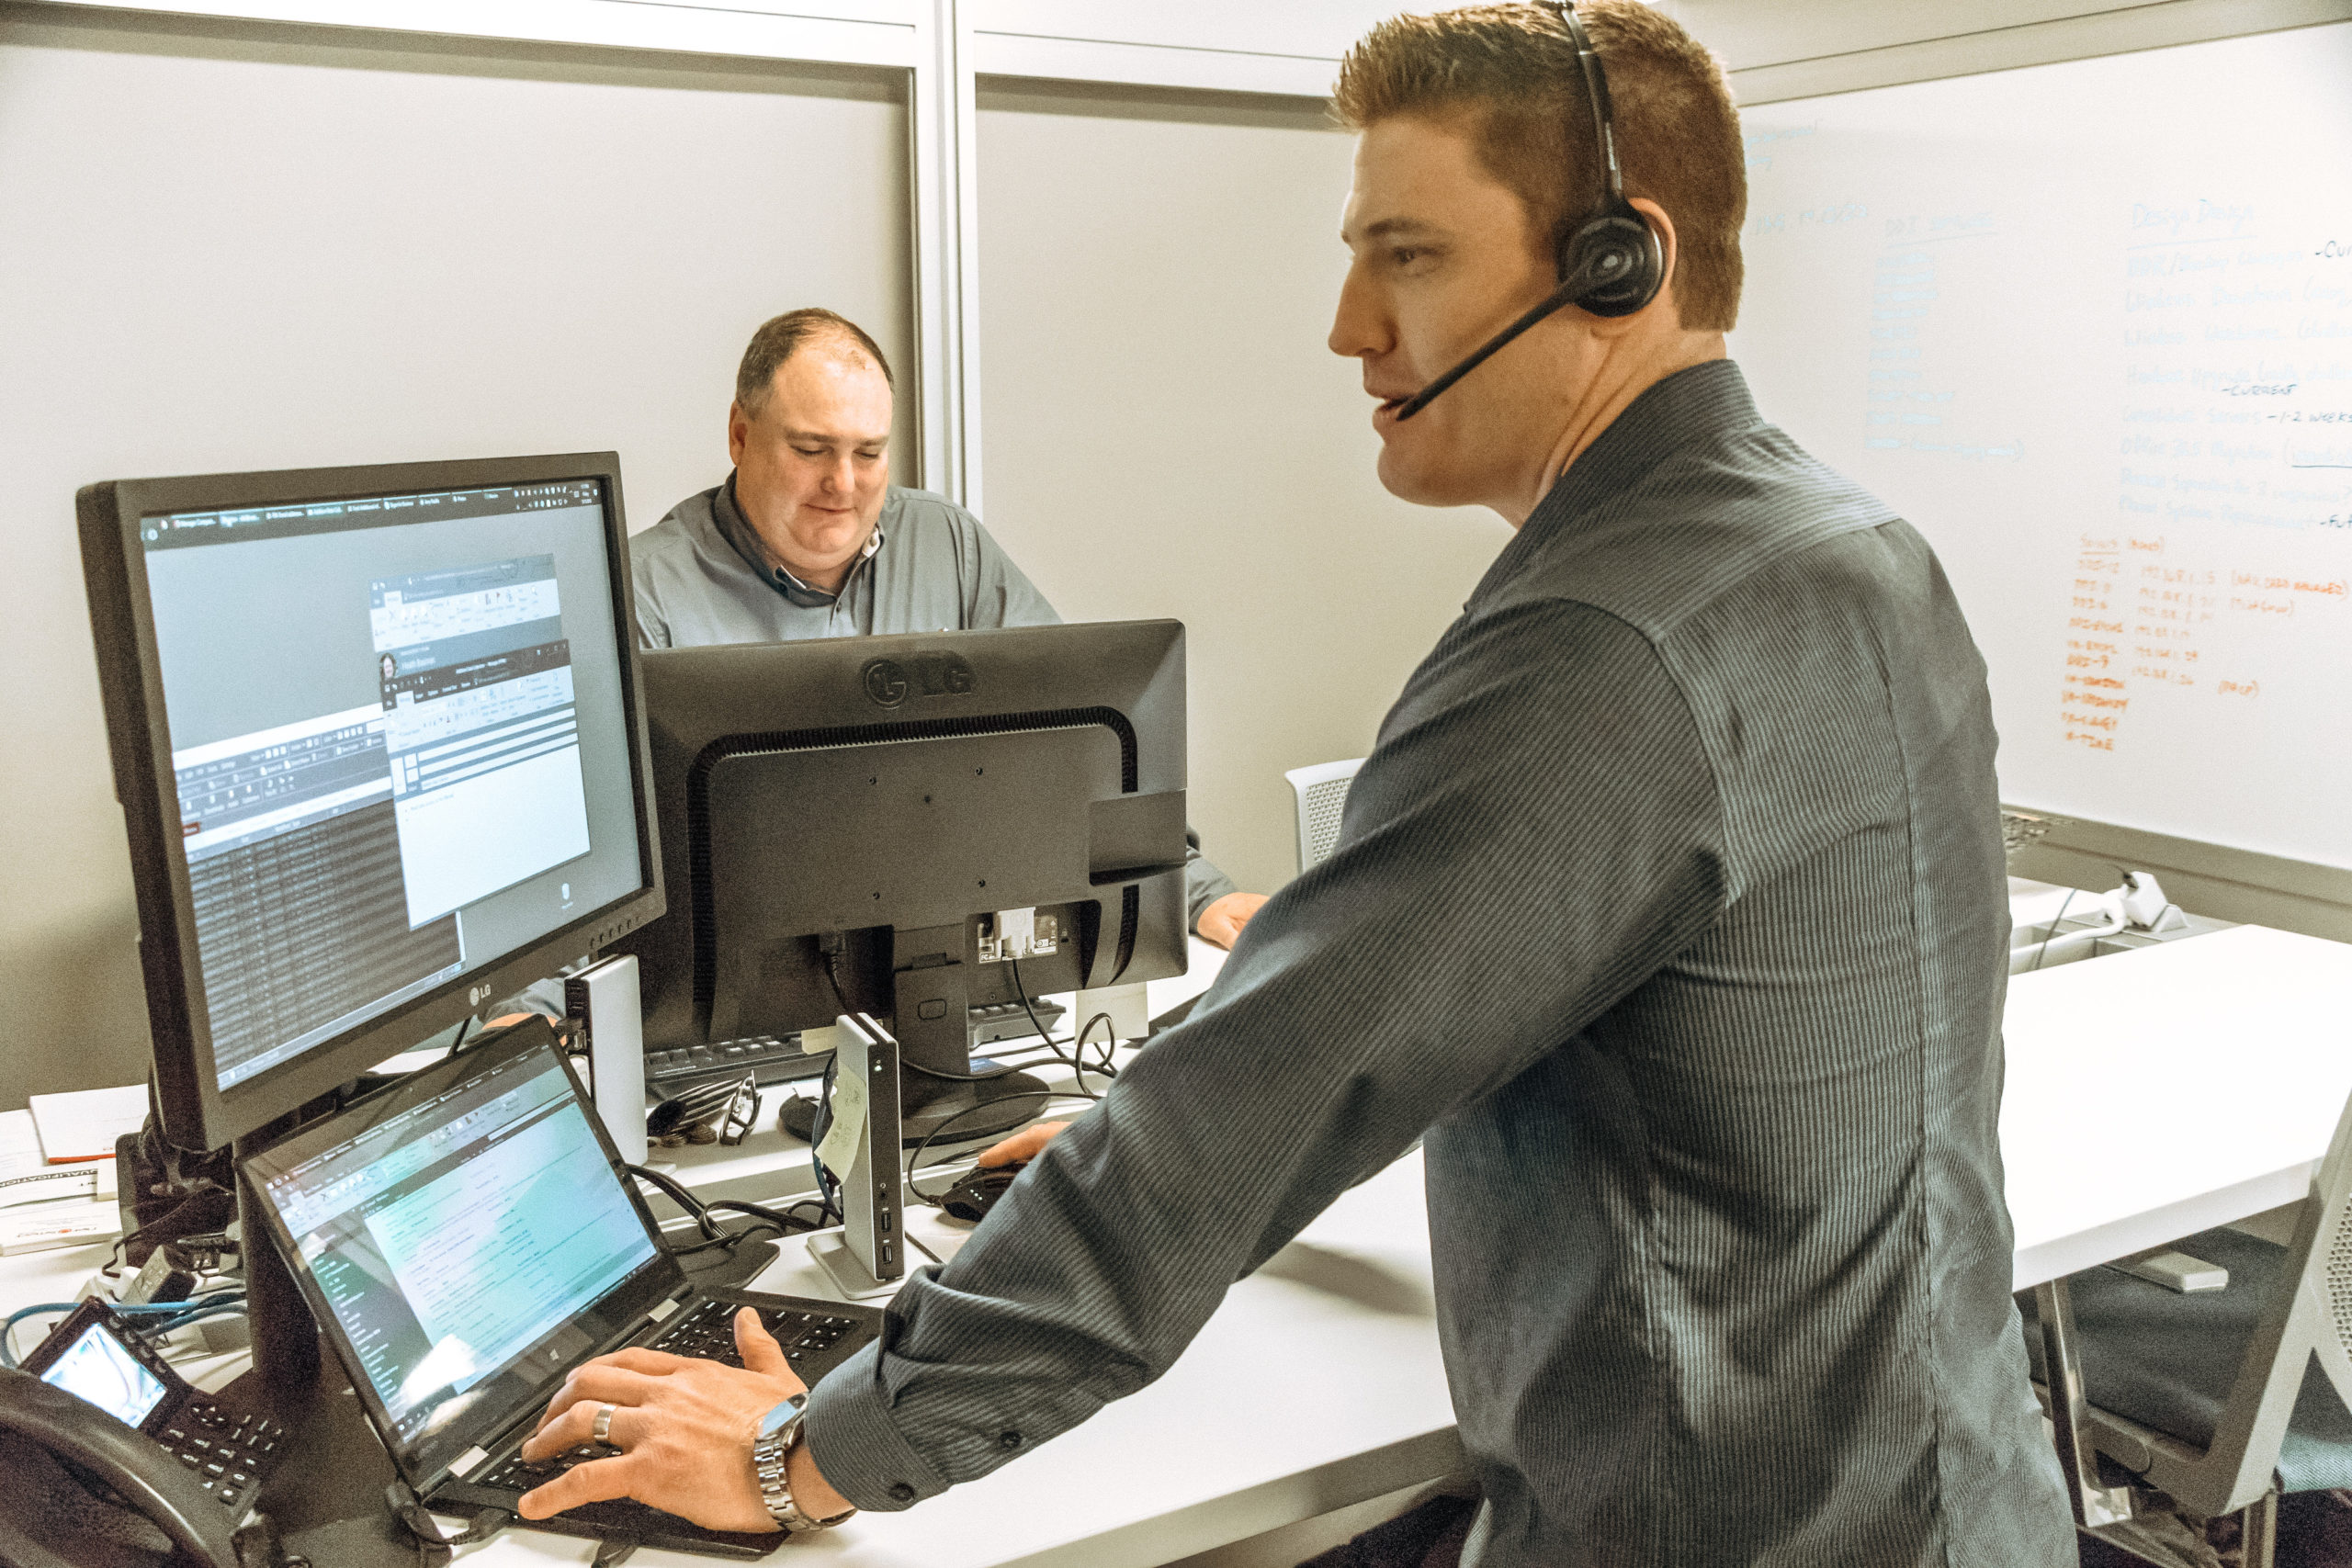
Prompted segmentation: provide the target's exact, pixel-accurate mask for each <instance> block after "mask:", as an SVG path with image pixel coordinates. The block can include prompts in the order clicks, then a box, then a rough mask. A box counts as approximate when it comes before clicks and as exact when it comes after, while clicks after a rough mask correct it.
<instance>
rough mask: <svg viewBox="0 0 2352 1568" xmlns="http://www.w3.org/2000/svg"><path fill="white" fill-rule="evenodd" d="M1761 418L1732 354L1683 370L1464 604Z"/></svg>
mask: <svg viewBox="0 0 2352 1568" xmlns="http://www.w3.org/2000/svg"><path fill="white" fill-rule="evenodd" d="M1761 423H1763V417H1762V416H1761V415H1760V414H1758V412H1756V400H1755V399H1754V398H1752V397H1751V396H1749V395H1748V390H1747V378H1746V377H1745V376H1743V375H1741V374H1740V370H1739V367H1738V366H1737V365H1735V364H1733V363H1732V362H1731V361H1730V360H1728V359H1710V360H1707V361H1705V362H1704V363H1702V364H1698V365H1693V366H1691V367H1690V368H1689V369H1686V370H1678V371H1676V372H1675V373H1674V374H1673V375H1671V376H1668V377H1667V378H1665V379H1664V380H1662V381H1658V382H1657V383H1655V384H1654V385H1652V386H1651V387H1650V388H1648V389H1646V390H1645V391H1644V392H1643V393H1642V395H1641V396H1640V397H1637V398H1635V399H1634V400H1633V401H1632V402H1630V403H1628V404H1627V405H1625V411H1624V412H1623V413H1621V414H1619V415H1618V416H1617V417H1616V419H1615V420H1613V421H1611V423H1610V425H1609V428H1608V429H1606V430H1604V431H1602V432H1601V433H1600V434H1599V435H1598V436H1596V437H1594V439H1593V443H1592V445H1591V446H1588V447H1586V448H1585V449H1584V450H1583V452H1581V453H1579V454H1578V455H1577V459H1576V461H1575V462H1573V463H1571V464H1569V465H1568V470H1567V472H1566V473H1564V474H1562V475H1561V476H1560V478H1559V479H1558V481H1557V482H1556V483H1555V484H1554V485H1553V486H1552V489H1551V491H1550V492H1549V493H1548V494H1546V495H1545V496H1544V499H1543V500H1542V501H1539V502H1536V503H1535V510H1534V511H1533V512H1532V513H1529V514H1528V517H1527V522H1526V523H1525V524H1524V525H1521V528H1520V530H1519V533H1518V536H1516V537H1514V538H1513V539H1512V540H1511V541H1510V543H1509V544H1507V545H1505V546H1504V547H1503V548H1502V551H1501V553H1500V554H1499V555H1498V556H1496V558H1495V561H1494V564H1493V565H1492V566H1490V567H1488V568H1487V574H1486V576H1485V577H1484V578H1482V579H1480V581H1479V583H1478V586H1477V587H1476V589H1475V590H1473V591H1472V592H1471V595H1470V598H1469V601H1468V603H1467V604H1464V606H1463V607H1464V609H1467V608H1469V607H1470V605H1472V604H1477V603H1478V602H1479V601H1480V600H1482V599H1484V598H1485V597H1486V596H1487V593H1488V592H1491V591H1493V590H1495V589H1498V588H1499V587H1501V586H1502V585H1503V584H1504V583H1505V582H1508V581H1510V580H1511V579H1512V578H1513V577H1515V576H1517V575H1518V574H1519V571H1520V569H1521V567H1523V566H1524V565H1525V564H1526V563H1527V562H1528V561H1529V560H1530V559H1532V558H1534V557H1535V556H1536V555H1538V554H1539V553H1541V552H1542V551H1543V550H1544V547H1546V546H1547V545H1548V544H1549V543H1550V542H1551V541H1552V540H1554V539H1555V538H1557V537H1559V536H1561V535H1562V534H1564V533H1566V532H1567V531H1569V530H1572V529H1573V528H1575V527H1576V525H1577V522H1578V521H1579V520H1580V519H1582V518H1583V517H1584V516H1586V515H1587V514H1588V513H1590V512H1591V511H1592V510H1593V509H1594V508H1595V507H1597V506H1599V505H1600V504H1601V503H1602V502H1606V501H1608V500H1610V499H1611V497H1613V496H1617V495H1620V494H1623V492H1624V491H1629V490H1632V489H1633V488H1634V486H1635V485H1637V484H1639V483H1640V482H1641V481H1642V480H1643V479H1645V477H1646V476H1647V475H1648V474H1649V472H1650V470H1651V469H1653V468H1657V466H1658V464H1660V463H1662V462H1664V461H1665V460H1666V459H1667V458H1668V457H1672V456H1673V455H1674V454H1675V453H1677V452H1679V451H1683V450H1685V449H1687V448H1689V447H1691V446H1700V445H1703V444H1705V443H1707V442H1709V441H1713V440H1715V439H1717V438H1719V437H1721V436H1724V435H1727V434H1732V433H1734V432H1736V431H1741V430H1752V429H1754V428H1755V427H1756V426H1757V425H1758V424H1761Z"/></svg>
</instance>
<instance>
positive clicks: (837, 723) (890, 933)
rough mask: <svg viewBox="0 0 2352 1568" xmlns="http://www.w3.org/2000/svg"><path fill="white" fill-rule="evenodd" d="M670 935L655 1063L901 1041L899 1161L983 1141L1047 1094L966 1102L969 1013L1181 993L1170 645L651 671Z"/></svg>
mask: <svg viewBox="0 0 2352 1568" xmlns="http://www.w3.org/2000/svg"><path fill="white" fill-rule="evenodd" d="M641 668H642V671H643V679H644V683H645V705H646V716H647V723H648V726H649V728H650V731H651V737H652V748H653V771H654V781H655V794H656V797H657V800H658V802H659V809H660V814H661V823H662V834H661V843H662V857H663V861H664V870H665V871H666V872H667V873H668V874H669V876H670V878H671V881H670V882H669V886H670V887H671V888H672V889H673V894H672V904H671V908H672V913H671V918H670V919H664V920H659V921H656V922H654V923H653V924H651V925H650V926H648V927H646V928H645V929H643V930H641V931H637V932H634V933H632V934H631V935H630V937H629V938H628V940H627V941H626V942H622V943H621V944H619V945H620V947H621V948H622V949H623V950H625V951H628V952H633V953H636V954H637V955H638V958H639V963H640V964H641V965H642V967H643V984H644V987H645V1039H646V1045H647V1047H648V1049H649V1050H659V1049H663V1048H675V1047H678V1046H691V1045H697V1044H714V1043H718V1042H722V1041H729V1040H736V1039H740V1038H742V1037H744V1036H749V1035H757V1034H763V1033H767V1034H783V1033H786V1032H792V1031H799V1030H809V1029H816V1028H820V1027H823V1026H826V1025H830V1024H831V1022H832V1021H833V1020H834V1019H835V1018H836V1017H837V1016H839V1015H840V1014H842V1013H844V1012H859V1011H863V1012H870V1013H873V1014H875V1015H876V1017H881V1018H888V1019H890V1020H891V1021H892V1027H893V1030H894V1032H896V1033H897V1035H898V1037H899V1044H900V1047H901V1050H902V1053H903V1055H902V1064H903V1069H904V1073H903V1078H902V1089H901V1097H902V1101H903V1106H904V1113H905V1132H906V1135H907V1136H908V1137H909V1138H910V1139H912V1138H919V1137H922V1136H923V1135H924V1134H927V1133H929V1132H931V1131H933V1130H934V1129H938V1128H941V1127H942V1126H943V1125H944V1124H945V1123H947V1122H949V1121H950V1120H951V1119H952V1121H953V1127H952V1128H951V1129H950V1131H951V1132H952V1133H953V1134H954V1135H956V1137H957V1138H959V1139H960V1138H962V1137H967V1136H968V1137H975V1138H977V1137H986V1136H990V1135H993V1134H998V1133H1001V1132H1004V1131H1007V1130H1009V1129H1011V1128H1012V1127H1014V1126H1017V1125H1019V1124H1020V1123H1021V1122H1023V1121H1026V1120H1028V1119H1029V1118H1030V1117H1031V1116H1032V1115H1034V1114H1035V1112H1036V1111H1037V1110H1038V1108H1039V1103H1040V1102H1039V1100H1038V1099H1037V1095H1038V1093H1039V1091H1040V1089H1041V1086H1040V1085H1039V1084H1038V1083H1037V1082H1036V1080H1035V1079H1034V1078H1029V1077H1026V1076H1025V1075H1021V1074H994V1075H976V1074H975V1073H974V1072H973V1070H972V1066H971V1058H970V1053H969V1049H968V1046H967V1033H966V1029H967V1025H966V1011H967V1008H968V1007H969V1006H971V1005H974V1004H978V1003H988V1002H1017V1001H1019V1000H1021V999H1023V998H1024V997H1025V998H1036V997H1038V996H1040V995H1041V994H1043V993H1045V992H1046V991H1065V990H1073V989H1077V988H1080V987H1103V986H1111V985H1120V984H1126V983H1129V982H1133V981H1138V980H1148V979H1159V978H1164V977H1167V976H1174V975H1181V974H1182V973H1183V971H1184V960H1185V953H1184V927H1185V919H1184V913H1185V910H1184V892H1183V868H1184V861H1185V854H1186V848H1185V837H1184V630H1183V627H1182V625H1181V624H1179V623H1177V622H1173V621H1136V622H1110V623H1101V624H1095V625H1081V626H1023V627H1012V628H1006V629H1003V630H997V631H980V632H943V633H938V634H933V635H920V634H919V635H911V636H904V637H857V638H842V639H826V640H822V641H808V642H787V643H759V644H733V645H728V646H722V647H715V648H694V649H654V650H650V651H649V652H647V653H646V654H644V655H643V656H642V661H641Z"/></svg>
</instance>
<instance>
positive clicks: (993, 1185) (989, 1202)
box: [939, 1160, 1028, 1221]
mask: <svg viewBox="0 0 2352 1568" xmlns="http://www.w3.org/2000/svg"><path fill="white" fill-rule="evenodd" d="M1027 1164H1028V1162H1027V1161H1026V1160H1023V1161H1022V1162H1021V1164H1019V1165H986V1166H977V1167H975V1168H973V1169H972V1170H971V1171H970V1172H969V1173H968V1174H967V1175H966V1176H965V1178H964V1179H962V1180H961V1181H958V1182H957V1183H956V1185H955V1186H953V1187H951V1188H949V1189H948V1190H946V1191H944V1192H942V1193H941V1194H940V1195H939V1206H940V1207H941V1208H943V1209H944V1210H946V1211H947V1212H948V1213H950V1214H953V1215H954V1216H955V1217H956V1218H957V1219H959V1220H973V1221H978V1220H979V1219H981V1218H983V1217H985V1216H986V1215H987V1213H988V1212H989V1210H990V1209H993V1208H995V1207H996V1201H997V1200H998V1199H1000V1198H1001V1197H1003V1196H1004V1190H1005V1189H1006V1188H1008V1187H1010V1186H1012V1179H1013V1178H1014V1177H1016V1176H1018V1175H1020V1174H1021V1172H1022V1170H1023V1168H1025V1167H1026V1166H1027Z"/></svg>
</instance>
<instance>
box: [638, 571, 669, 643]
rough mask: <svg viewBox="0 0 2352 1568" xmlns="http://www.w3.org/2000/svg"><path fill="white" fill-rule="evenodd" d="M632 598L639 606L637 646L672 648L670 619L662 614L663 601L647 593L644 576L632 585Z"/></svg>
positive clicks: (640, 576)
mask: <svg viewBox="0 0 2352 1568" xmlns="http://www.w3.org/2000/svg"><path fill="white" fill-rule="evenodd" d="M630 588H631V593H630V598H631V599H633V600H634V601H635V602H636V604H637V646H638V647H639V648H667V647H669V646H670V617H669V616H667V615H663V614H662V604H661V601H660V600H658V599H656V598H655V597H654V596H653V595H652V594H651V593H650V592H647V591H646V586H645V579H644V577H643V576H642V575H639V577H638V578H637V581H635V582H633V583H631V584H630Z"/></svg>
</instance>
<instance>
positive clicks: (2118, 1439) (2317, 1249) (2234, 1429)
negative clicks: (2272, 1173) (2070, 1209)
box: [2026, 1104, 2352, 1568]
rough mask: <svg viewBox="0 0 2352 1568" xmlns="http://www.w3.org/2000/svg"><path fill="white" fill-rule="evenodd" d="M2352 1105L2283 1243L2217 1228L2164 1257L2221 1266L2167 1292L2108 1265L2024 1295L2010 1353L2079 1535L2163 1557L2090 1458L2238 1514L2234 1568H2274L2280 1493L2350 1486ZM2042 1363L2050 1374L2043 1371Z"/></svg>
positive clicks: (2198, 1505)
mask: <svg viewBox="0 0 2352 1568" xmlns="http://www.w3.org/2000/svg"><path fill="white" fill-rule="evenodd" d="M2347 1192H2352V1104H2347V1105H2346V1109H2345V1113H2344V1115H2343V1116H2342V1117H2340V1118H2339V1119H2338V1120H2337V1122H2336V1126H2335V1138H2334V1139H2333V1141H2332V1142H2331V1143H2330V1145H2329V1146H2328V1151H2327V1157H2326V1158H2325V1159H2324V1160H2323V1161H2322V1162H2321V1164H2320V1168H2319V1173H2318V1175H2317V1176H2315V1177H2314V1178H2313V1179H2312V1187H2311V1191H2310V1194H2309V1196H2307V1197H2305V1198H2304V1199H2302V1200H2301V1201H2299V1202H2298V1203H2297V1204H2295V1205H2292V1210H2293V1224H2294V1229H2293V1232H2292V1235H2291V1238H2290V1240H2289V1241H2288V1243H2287V1244H2286V1245H2285V1246H2284V1247H2281V1246H2279V1245H2278V1244H2277V1243H2275V1242H2271V1241H2266V1240H2263V1239H2262V1238H2260V1237H2258V1236H2256V1235H2253V1234H2251V1233H2250V1230H2240V1229H2234V1228H2231V1227H2227V1226H2224V1227H2222V1228H2221V1229H2218V1230H2210V1231H2201V1232H2199V1233H2198V1234H2197V1235H2192V1236H2188V1237H2185V1238H2184V1239H2182V1240H2180V1241H2178V1242H2176V1243H2175V1244H2173V1245H2174V1247H2175V1249H2176V1250H2177V1251H2181V1252H2185V1253H2188V1254H2189V1255H2190V1256H2192V1257H2194V1258H2199V1259H2200V1260H2203V1261H2206V1262H2210V1263H2215V1264H2219V1265H2221V1266H2222V1267H2223V1268H2226V1269H2228V1270H2229V1283H2228V1284H2227V1285H2226V1286H2225V1287H2223V1288H2222V1289H2221V1290H2219V1291H2211V1292H2193V1293H2188V1294H2179V1293H2176V1292H2173V1291H2171V1290H2169V1289H2167V1288H2166V1287H2165V1286H2163V1285H2159V1284H2155V1283H2153V1282H2151V1281H2148V1280H2142V1279H2139V1278H2137V1277H2135V1276H2132V1275H2129V1274H2125V1273H2123V1272H2121V1271H2120V1270H2119V1269H2107V1268H2100V1269H2091V1270H2089V1271H2087V1272H2086V1273H2082V1274H2076V1275H2075V1276H2073V1277H2072V1278H2071V1279H2064V1280H2052V1281H2051V1282H2050V1283H2049V1284H2046V1285H2040V1286H2036V1287H2035V1288H2034V1291H2033V1292H2032V1295H2033V1302H2032V1310H2031V1311H2030V1312H2029V1313H2028V1314H2027V1319H2026V1344H2027V1348H2028V1352H2029V1354H2030V1357H2031V1359H2032V1360H2033V1363H2034V1373H2035V1377H2036V1380H2037V1382H2036V1386H2035V1392H2036V1393H2038V1394H2040V1395H2041V1398H2042V1400H2043V1404H2044V1408H2045V1409H2047V1410H2048V1411H2049V1413H2050V1416H2051V1420H2052V1426H2053V1427H2055V1429H2056V1434H2057V1439H2058V1450H2059V1463H2060V1466H2061V1468H2062V1469H2064V1471H2065V1472H2066V1484H2067V1490H2068V1492H2069V1493H2070V1494H2071V1495H2072V1496H2073V1500H2074V1504H2075V1521H2076V1523H2077V1525H2078V1526H2080V1527H2081V1528H2082V1529H2085V1530H2086V1532H2087V1533H2089V1534H2091V1535H2093V1536H2095V1537H2096V1538H2097V1539H2098V1540H2103V1541H2105V1542H2107V1543H2108V1544H2109V1545H2111V1546H2115V1547H2119V1548H2120V1549H2122V1550H2123V1551H2126V1552H2128V1553H2130V1554H2131V1555H2132V1556H2134V1557H2138V1558H2140V1559H2142V1560H2143V1561H2146V1562H2160V1563H2170V1562H2178V1561H2179V1559H2178V1557H2177V1555H2175V1554H2173V1553H2172V1552H2170V1551H2167V1550H2165V1549H2164V1548H2162V1547H2161V1546H2160V1545H2158V1544H2156V1543H2155V1541H2154V1540H2153V1539H2152V1537H2151V1536H2150V1534H2149V1533H2148V1532H2145V1531H2143V1529H2140V1528H2138V1526H2139V1521H2137V1520H2134V1519H2133V1518H2132V1517H2131V1493H2130V1490H2129V1488H2122V1487H2119V1488H2113V1489H2109V1488H2105V1487H2103V1486H2102V1485H2101V1484H2100V1482H2099V1475H2098V1461H2097V1459H2096V1457H2095V1453H2094V1450H2096V1453H2098V1454H2105V1455H2106V1456H2108V1458H2109V1459H2110V1460H2112V1461H2115V1462H2116V1463H2117V1464H2119V1465H2120V1466H2121V1467H2122V1468H2123V1469H2125V1470H2127V1471H2129V1472H2131V1473H2132V1475H2133V1476H2134V1477H2135V1478H2136V1479H2137V1480H2138V1481H2139V1482H2140V1483H2143V1484H2144V1485H2146V1486H2150V1487H2153V1488H2154V1489H2155V1490H2157V1491H2160V1492H2164V1493H2166V1494H2169V1495H2171V1496H2172V1497H2173V1498H2174V1499H2175V1500H2176V1501H2177V1502H2178V1503H2179V1504H2180V1505H2181V1506H2183V1507H2185V1508H2187V1509H2188V1510H2189V1511H2191V1512H2193V1513H2197V1514H2201V1515H2204V1516H2206V1517H2214V1516H2218V1515H2222V1514H2230V1513H2240V1514H2241V1515H2242V1517H2243V1520H2244V1526H2245V1537H2244V1550H2245V1559H2244V1561H2245V1568H2272V1565H2273V1562H2274V1561H2275V1556H2276V1552H2277V1546H2278V1498H2279V1495H2280V1494H2281V1493H2286V1492H2306V1491H2314V1490H2319V1489H2322V1488H2329V1487H2346V1486H2352V1408H2347V1406H2352V1356H2347V1354H2346V1331H2347V1328H2352V1226H2347V1224H2346V1208H2347V1203H2346V1195H2347ZM2052 1366H2055V1367H2056V1368H2057V1369H2058V1375H2057V1376H2055V1377H2052V1376H2051V1375H2050V1370H2049V1369H2051V1368H2052Z"/></svg>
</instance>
